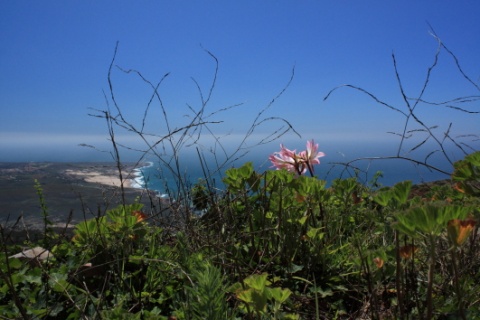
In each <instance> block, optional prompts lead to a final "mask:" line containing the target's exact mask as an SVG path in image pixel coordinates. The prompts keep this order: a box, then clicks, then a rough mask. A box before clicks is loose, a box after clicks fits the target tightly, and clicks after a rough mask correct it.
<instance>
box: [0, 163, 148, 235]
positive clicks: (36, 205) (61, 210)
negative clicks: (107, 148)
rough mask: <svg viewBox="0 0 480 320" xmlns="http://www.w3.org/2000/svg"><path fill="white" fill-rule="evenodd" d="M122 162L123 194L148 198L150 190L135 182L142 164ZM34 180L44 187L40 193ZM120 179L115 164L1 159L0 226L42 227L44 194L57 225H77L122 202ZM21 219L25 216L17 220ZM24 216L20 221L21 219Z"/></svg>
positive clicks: (51, 215)
mask: <svg viewBox="0 0 480 320" xmlns="http://www.w3.org/2000/svg"><path fill="white" fill-rule="evenodd" d="M142 165H144V164H138V165H136V164H134V163H128V164H124V165H123V166H122V176H123V177H122V178H123V187H124V191H125V198H126V200H127V201H128V202H133V201H135V199H137V198H139V197H140V198H142V197H144V198H146V197H145V194H146V190H144V189H141V188H139V185H138V183H136V182H135V180H134V179H135V178H136V174H138V172H139V171H138V170H136V169H137V168H138V167H141V166H142ZM35 181H37V182H38V184H39V185H40V187H41V192H40V195H39V194H38V191H37V190H36V188H35ZM119 189H120V178H119V174H118V170H117V168H116V165H115V163H113V162H111V163H103V162H92V163H89V162H82V163H62V162H58V163H57V162H28V163H13V162H3V163H0V206H1V208H2V211H1V212H0V225H2V226H3V227H11V226H13V225H17V226H21V227H22V228H23V227H27V228H29V229H32V228H33V229H36V228H39V226H42V224H43V222H42V209H41V205H40V196H41V197H42V198H43V201H44V203H45V205H46V207H47V211H48V214H49V219H50V220H52V221H53V222H54V223H55V224H57V225H59V226H60V225H62V224H63V225H65V223H66V222H67V220H68V219H69V218H71V222H70V224H76V223H78V222H79V221H82V220H84V219H89V218H92V217H95V216H97V215H98V214H100V213H101V212H105V211H106V210H108V209H110V208H112V207H115V206H117V205H118V204H120V203H121V196H120V194H121V193H120V191H119ZM19 219H21V220H19ZM19 221H21V222H19Z"/></svg>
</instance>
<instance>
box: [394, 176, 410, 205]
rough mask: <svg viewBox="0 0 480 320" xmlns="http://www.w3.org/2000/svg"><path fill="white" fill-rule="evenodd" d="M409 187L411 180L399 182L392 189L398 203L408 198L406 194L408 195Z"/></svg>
mask: <svg viewBox="0 0 480 320" xmlns="http://www.w3.org/2000/svg"><path fill="white" fill-rule="evenodd" d="M411 189H412V182H411V181H402V182H399V183H397V184H396V185H395V186H394V187H393V189H392V192H393V197H394V198H395V200H397V201H398V202H399V203H400V204H405V203H406V202H407V200H408V196H409V195H410V190H411Z"/></svg>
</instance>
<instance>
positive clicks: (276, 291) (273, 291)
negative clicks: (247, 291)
mask: <svg viewBox="0 0 480 320" xmlns="http://www.w3.org/2000/svg"><path fill="white" fill-rule="evenodd" d="M269 293H270V296H271V298H272V299H274V300H275V301H277V302H279V303H284V302H285V301H287V299H288V298H289V297H290V295H291V294H292V291H290V289H288V288H286V289H282V288H269Z"/></svg>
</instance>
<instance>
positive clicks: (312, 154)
mask: <svg viewBox="0 0 480 320" xmlns="http://www.w3.org/2000/svg"><path fill="white" fill-rule="evenodd" d="M317 151H318V144H315V142H314V141H313V139H312V140H310V141H307V150H305V151H302V152H300V157H301V158H302V159H303V160H304V161H305V163H306V166H307V167H308V170H310V173H312V174H313V172H314V171H313V165H315V164H320V160H319V159H318V158H321V157H325V153H323V152H317Z"/></svg>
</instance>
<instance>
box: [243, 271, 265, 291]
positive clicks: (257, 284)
mask: <svg viewBox="0 0 480 320" xmlns="http://www.w3.org/2000/svg"><path fill="white" fill-rule="evenodd" d="M267 276H268V274H267V273H262V274H253V275H251V276H248V277H247V278H246V279H245V280H243V282H244V283H245V285H247V286H248V287H250V288H254V289H255V290H258V291H263V289H264V288H265V286H266V285H267Z"/></svg>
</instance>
